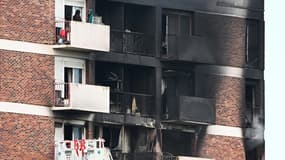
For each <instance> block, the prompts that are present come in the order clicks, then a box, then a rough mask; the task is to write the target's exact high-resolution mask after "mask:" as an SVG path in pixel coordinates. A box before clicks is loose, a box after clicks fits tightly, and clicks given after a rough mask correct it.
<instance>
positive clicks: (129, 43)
mask: <svg viewBox="0 0 285 160" xmlns="http://www.w3.org/2000/svg"><path fill="white" fill-rule="evenodd" d="M111 51H113V52H119V53H127V54H136V55H143V56H154V37H153V36H151V35H147V34H144V33H140V32H131V31H119V30H112V31H111Z"/></svg>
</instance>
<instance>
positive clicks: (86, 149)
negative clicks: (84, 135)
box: [55, 138, 113, 160]
mask: <svg viewBox="0 0 285 160" xmlns="http://www.w3.org/2000/svg"><path fill="white" fill-rule="evenodd" d="M104 142H105V140H104V139H102V138H99V139H86V140H74V141H70V140H65V141H57V142H55V160H63V159H72V160H83V159H104V160H113V158H112V155H111V152H110V149H109V148H106V147H105V146H104Z"/></svg>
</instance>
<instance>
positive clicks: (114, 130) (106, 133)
mask: <svg viewBox="0 0 285 160" xmlns="http://www.w3.org/2000/svg"><path fill="white" fill-rule="evenodd" d="M119 137H120V128H119V127H111V126H110V127H103V138H104V140H105V145H106V146H107V147H109V148H111V149H114V148H116V147H118V145H119Z"/></svg>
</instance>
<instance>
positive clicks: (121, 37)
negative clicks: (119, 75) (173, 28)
mask: <svg viewBox="0 0 285 160" xmlns="http://www.w3.org/2000/svg"><path fill="white" fill-rule="evenodd" d="M96 11H97V12H98V14H99V15H100V16H102V17H103V22H104V23H105V24H107V25H110V26H111V35H110V36H111V37H110V40H111V46H110V47H111V48H110V49H111V51H113V52H120V53H129V54H139V55H148V56H153V55H154V48H155V46H154V44H155V42H154V36H155V34H154V33H155V27H153V26H154V25H155V8H154V7H150V6H141V5H133V4H126V3H116V2H108V1H103V0H99V1H97V2H96Z"/></svg>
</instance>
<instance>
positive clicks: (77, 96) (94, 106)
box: [53, 83, 110, 113]
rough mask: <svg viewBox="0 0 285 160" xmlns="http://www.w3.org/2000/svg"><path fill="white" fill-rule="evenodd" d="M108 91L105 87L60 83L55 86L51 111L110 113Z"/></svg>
mask: <svg viewBox="0 0 285 160" xmlns="http://www.w3.org/2000/svg"><path fill="white" fill-rule="evenodd" d="M109 97H110V89H109V87H105V86H96V85H85V84H74V83H61V84H55V101H54V107H53V110H82V111H90V112H102V113H109V112H110V104H109V99H110V98H109Z"/></svg>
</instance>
